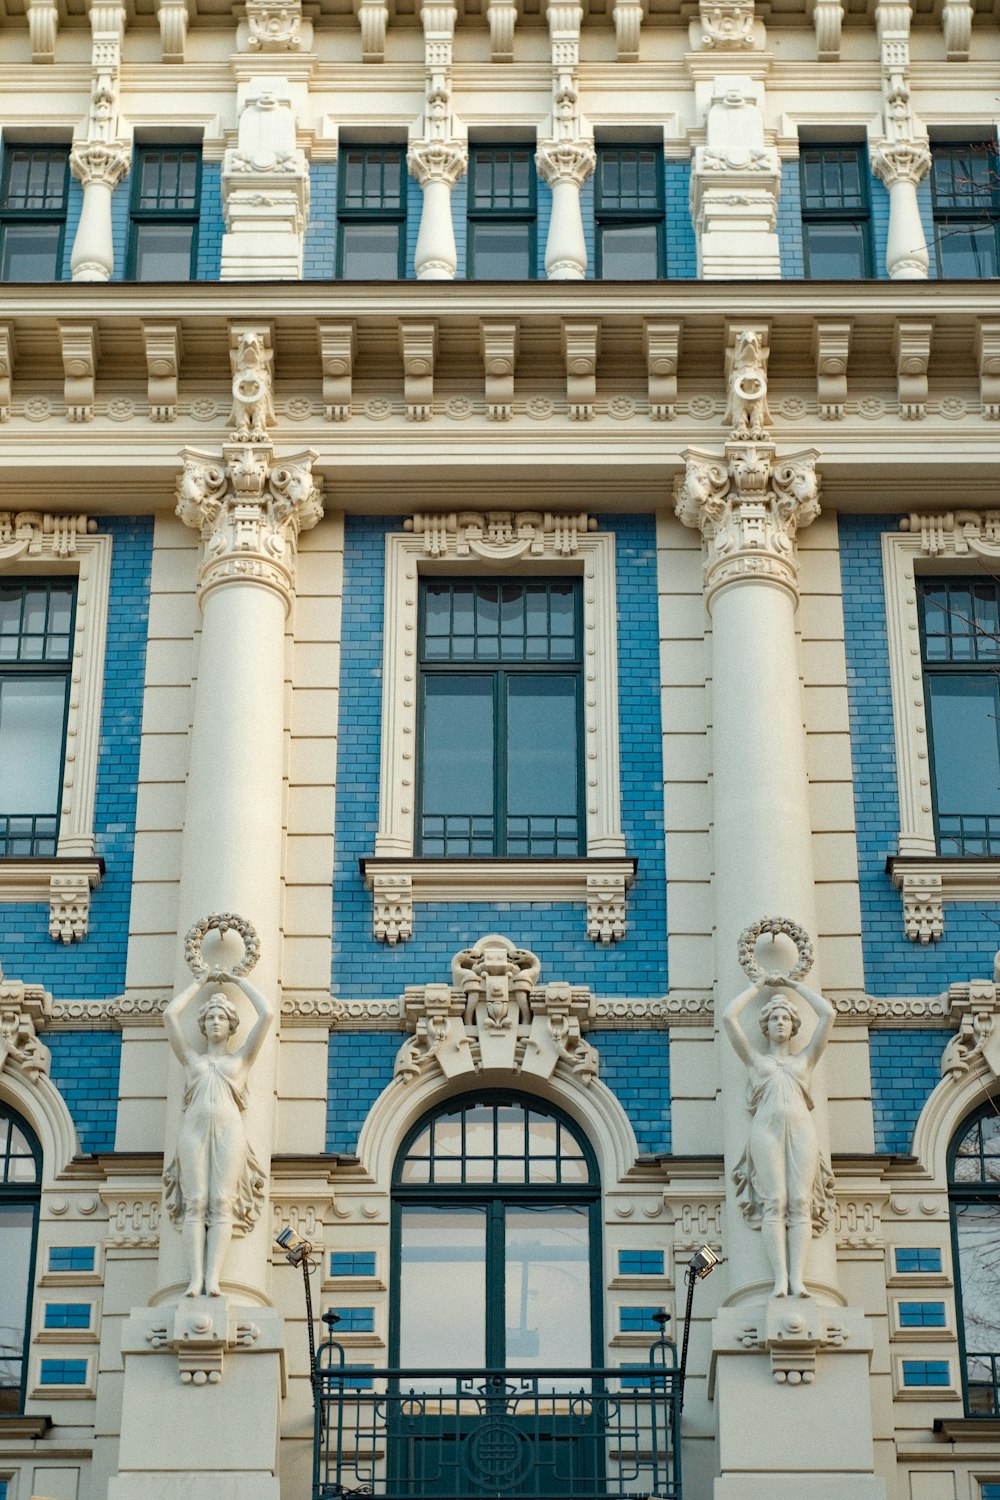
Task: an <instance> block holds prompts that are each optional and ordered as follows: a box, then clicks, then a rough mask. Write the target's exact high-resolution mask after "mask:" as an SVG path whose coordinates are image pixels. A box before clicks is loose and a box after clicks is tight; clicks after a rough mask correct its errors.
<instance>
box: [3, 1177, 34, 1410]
mask: <svg viewBox="0 0 1000 1500" xmlns="http://www.w3.org/2000/svg"><path fill="white" fill-rule="evenodd" d="M34 1218H35V1215H34V1210H33V1209H32V1208H29V1207H21V1206H20V1205H14V1204H0V1266H2V1267H3V1275H2V1276H0V1411H17V1410H18V1407H19V1396H20V1386H21V1371H22V1359H23V1353H24V1341H25V1333H26V1329H25V1322H24V1320H25V1313H26V1311H27V1306H28V1276H29V1274H30V1270H31V1238H32V1228H33V1226H34Z"/></svg>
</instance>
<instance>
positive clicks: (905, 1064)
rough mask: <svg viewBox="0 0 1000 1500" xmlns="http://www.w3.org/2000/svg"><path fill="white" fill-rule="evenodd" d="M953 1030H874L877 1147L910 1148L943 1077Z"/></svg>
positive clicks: (871, 1042) (871, 1045) (872, 1053)
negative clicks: (944, 1056) (929, 1099)
mask: <svg viewBox="0 0 1000 1500" xmlns="http://www.w3.org/2000/svg"><path fill="white" fill-rule="evenodd" d="M951 1035H952V1034H951V1032H950V1031H938V1030H935V1031H903V1030H899V1031H896V1030H893V1031H872V1032H870V1033H869V1039H868V1045H869V1051H870V1056H871V1076H872V1111H873V1113H874V1116H875V1146H876V1149H877V1150H878V1151H899V1152H908V1151H909V1149H910V1145H911V1142H912V1140H913V1131H914V1127H915V1126H916V1123H917V1118H918V1116H919V1114H920V1111H921V1110H922V1109H923V1107H924V1104H925V1102H926V1100H927V1096H928V1094H930V1092H931V1090H932V1089H933V1088H934V1087H935V1085H936V1084H937V1083H938V1080H939V1079H940V1077H941V1053H942V1052H943V1051H944V1048H945V1047H946V1045H947V1044H948V1042H949V1041H950V1040H951Z"/></svg>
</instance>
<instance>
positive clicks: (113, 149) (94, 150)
mask: <svg viewBox="0 0 1000 1500" xmlns="http://www.w3.org/2000/svg"><path fill="white" fill-rule="evenodd" d="M131 163H132V152H131V150H130V149H129V147H128V145H127V144H126V143H125V142H124V141H101V140H97V141H77V142H76V143H75V145H74V146H73V148H72V150H71V151H70V153H69V169H70V171H71V172H72V173H73V176H74V177H75V178H76V179H77V180H78V181H79V182H80V183H81V185H82V186H83V187H84V188H88V187H90V185H91V183H95V182H99V183H102V184H103V185H104V186H105V187H106V188H116V187H117V186H118V184H119V183H120V182H121V180H122V178H123V177H124V176H125V175H126V173H127V172H128V169H129V167H130V166H131Z"/></svg>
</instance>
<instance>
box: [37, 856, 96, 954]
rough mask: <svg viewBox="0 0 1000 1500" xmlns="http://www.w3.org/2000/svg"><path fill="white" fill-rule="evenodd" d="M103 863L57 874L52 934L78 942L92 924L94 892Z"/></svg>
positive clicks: (53, 889)
mask: <svg viewBox="0 0 1000 1500" xmlns="http://www.w3.org/2000/svg"><path fill="white" fill-rule="evenodd" d="M98 869H99V866H91V867H90V868H89V869H88V868H84V869H76V870H73V871H72V872H68V873H66V874H65V875H60V874H57V875H53V876H52V878H51V880H50V882H49V937H51V938H55V939H56V940H57V941H59V942H61V943H67V944H69V943H78V942H79V941H80V940H81V938H85V937H86V936H87V930H88V928H89V926H90V892H91V889H92V887H93V886H95V885H96V884H97V881H98V878H99V876H98V875H97V873H96V871H97V870H98Z"/></svg>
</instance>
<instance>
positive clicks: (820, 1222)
mask: <svg viewBox="0 0 1000 1500" xmlns="http://www.w3.org/2000/svg"><path fill="white" fill-rule="evenodd" d="M764 933H771V934H778V933H784V934H786V935H787V936H788V937H790V938H792V940H793V941H794V942H795V944H796V946H797V947H798V950H799V958H798V961H797V963H796V964H795V965H794V967H793V968H792V970H791V972H790V973H789V974H787V975H782V974H773V973H772V974H765V973H763V972H762V971H761V969H760V967H759V966H758V963H757V959H756V954H755V947H756V942H757V939H758V938H759V937H760V936H761V935H762V934H764ZM740 963H741V965H742V967H743V968H744V970H745V971H746V973H747V975H748V977H749V978H750V979H751V980H752V981H753V982H752V983H751V985H750V986H749V988H748V989H745V990H744V991H743V993H742V994H741V995H737V997H736V999H735V1000H733V1001H731V1002H730V1004H729V1005H728V1006H727V1007H726V1010H725V1011H724V1013H723V1016H722V1024H723V1026H724V1027H725V1030H726V1035H727V1036H728V1037H729V1040H730V1041H731V1042H732V1044H733V1047H734V1048H735V1049H736V1052H737V1054H738V1055H739V1057H740V1059H741V1060H742V1062H743V1063H745V1065H746V1069H747V1073H748V1075H749V1078H748V1087H747V1111H748V1113H749V1115H750V1130H749V1134H748V1136H747V1143H746V1148H745V1150H744V1152H743V1155H742V1156H741V1157H740V1159H739V1161H738V1162H737V1164H736V1166H735V1167H734V1169H733V1174H732V1175H733V1181H734V1182H735V1184H736V1189H737V1201H738V1202H739V1204H740V1207H741V1208H742V1210H743V1216H744V1218H745V1219H746V1220H747V1223H748V1224H750V1225H751V1226H752V1227H753V1228H754V1229H759V1230H760V1232H761V1234H762V1236H763V1238H764V1249H765V1253H766V1255H767V1258H768V1261H769V1263H770V1266H771V1271H772V1273H773V1275H774V1290H773V1295H774V1296H775V1297H787V1296H788V1295H791V1296H793V1297H808V1296H809V1292H808V1291H807V1289H806V1284H805V1270H806V1259H807V1256H808V1253H809V1243H810V1241H811V1240H812V1238H813V1236H814V1235H819V1234H822V1233H823V1231H824V1230H825V1229H826V1228H827V1226H828V1225H829V1223H830V1219H831V1215H832V1212H833V1173H832V1171H831V1170H830V1164H829V1162H828V1161H827V1160H826V1159H825V1157H824V1156H823V1153H822V1151H821V1150H820V1143H819V1137H818V1135H817V1132H816V1126H815V1123H814V1121H813V1117H812V1109H813V1102H812V1099H811V1098H810V1095H809V1083H810V1079H811V1077H812V1073H813V1070H814V1068H815V1067H816V1064H817V1062H818V1061H819V1059H820V1057H821V1056H822V1053H823V1050H824V1048H825V1047H826V1044H827V1042H828V1041H829V1039H830V1031H831V1029H832V1027H833V1021H834V1009H833V1006H832V1005H831V1004H830V1002H829V1001H828V1000H826V999H824V997H823V996H822V995H818V994H817V993H816V992H815V990H811V989H809V987H808V986H807V985H805V984H803V983H802V976H803V975H805V974H807V973H808V971H809V969H810V967H811V966H812V946H811V944H810V942H809V940H808V938H807V937H806V935H805V933H804V932H803V931H802V929H801V928H800V927H798V926H796V924H795V923H794V922H789V921H788V920H787V919H785V918H781V917H771V918H766V919H765V920H764V921H761V922H757V923H755V924H754V926H753V927H749V928H747V930H746V932H744V933H743V934H742V936H741V938H740ZM768 989H769V990H771V991H772V992H773V993H772V995H771V997H770V998H769V999H768V1000H767V1001H766V1003H765V1004H764V1005H763V1006H762V1007H761V1010H760V1013H759V1015H758V1018H757V1019H758V1022H759V1024H760V1029H761V1031H762V1032H763V1034H764V1038H765V1041H766V1044H767V1050H766V1051H763V1050H761V1048H760V1047H759V1046H757V1045H756V1044H755V1043H754V1042H752V1041H751V1040H750V1037H748V1036H747V1033H746V1031H745V1030H744V1028H743V1024H742V1021H741V1019H740V1018H741V1016H742V1014H743V1012H744V1011H745V1010H746V1008H747V1006H748V1005H749V1004H750V1002H751V1001H752V1000H753V999H755V998H756V996H757V995H759V994H760V993H761V992H762V991H763V990H768ZM789 990H793V991H794V992H795V994H796V995H799V996H800V997H801V998H802V999H803V1000H804V1001H805V1002H806V1004H807V1005H809V1006H810V1007H811V1009H812V1010H813V1011H814V1012H815V1015H816V1026H815V1029H814V1031H813V1034H812V1036H811V1037H810V1038H809V1041H808V1042H807V1043H806V1045H805V1046H804V1047H803V1048H801V1050H800V1051H797V1052H793V1051H792V1039H793V1038H794V1037H795V1035H796V1034H797V1032H798V1030H799V1028H800V1026H801V1025H802V1016H801V1013H800V1011H799V1008H798V1006H797V1005H796V1003H795V1001H794V1000H793V999H792V998H791V996H790V995H789V994H788V991H789Z"/></svg>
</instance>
